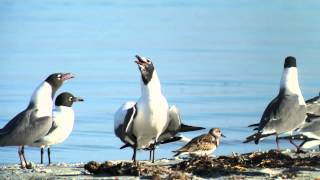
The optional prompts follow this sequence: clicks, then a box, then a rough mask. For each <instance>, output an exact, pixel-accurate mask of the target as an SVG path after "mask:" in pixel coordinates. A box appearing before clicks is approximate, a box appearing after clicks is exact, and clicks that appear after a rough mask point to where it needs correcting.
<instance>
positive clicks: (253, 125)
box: [248, 123, 260, 127]
mask: <svg viewBox="0 0 320 180" xmlns="http://www.w3.org/2000/svg"><path fill="white" fill-rule="evenodd" d="M259 125H260V124H259V123H257V124H251V125H249V126H248V127H256V126H259Z"/></svg>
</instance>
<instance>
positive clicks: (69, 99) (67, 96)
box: [55, 92, 83, 107]
mask: <svg viewBox="0 0 320 180" xmlns="http://www.w3.org/2000/svg"><path fill="white" fill-rule="evenodd" d="M78 101H83V99H82V98H79V97H74V96H73V95H72V94H71V93H68V92H63V93H61V94H59V96H58V97H57V98H56V102H55V105H56V106H67V107H71V106H72V104H73V103H74V102H78Z"/></svg>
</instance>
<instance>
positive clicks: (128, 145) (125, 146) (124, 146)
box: [120, 144, 131, 149]
mask: <svg viewBox="0 0 320 180" xmlns="http://www.w3.org/2000/svg"><path fill="white" fill-rule="evenodd" d="M127 147H131V145H130V144H125V145H123V146H121V147H120V149H124V148H127Z"/></svg>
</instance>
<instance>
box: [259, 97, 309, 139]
mask: <svg viewBox="0 0 320 180" xmlns="http://www.w3.org/2000/svg"><path fill="white" fill-rule="evenodd" d="M276 105H277V106H276V107H275V108H274V109H272V110H270V111H271V113H270V116H269V121H268V122H267V123H266V124H265V127H264V128H263V129H264V130H267V131H268V130H275V131H276V133H277V134H281V133H285V132H288V131H292V130H295V129H296V128H298V127H299V125H301V124H302V123H303V122H304V120H305V118H306V106H305V105H300V104H299V99H298V96H297V95H283V96H281V97H279V98H278V100H277V102H276ZM259 128H260V127H259Z"/></svg>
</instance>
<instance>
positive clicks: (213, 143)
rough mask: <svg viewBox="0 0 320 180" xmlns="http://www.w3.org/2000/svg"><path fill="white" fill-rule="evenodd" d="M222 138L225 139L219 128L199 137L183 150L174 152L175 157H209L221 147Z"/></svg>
mask: <svg viewBox="0 0 320 180" xmlns="http://www.w3.org/2000/svg"><path fill="white" fill-rule="evenodd" d="M221 136H222V137H225V136H224V135H223V134H222V133H221V130H220V129H219V128H212V129H210V131H209V133H207V134H203V135H200V136H197V137H195V138H193V139H192V140H191V141H190V142H188V143H187V144H186V145H185V146H183V147H182V148H180V149H178V150H176V151H173V152H175V153H176V154H175V155H174V156H180V155H185V154H189V155H197V156H208V155H210V154H211V153H212V152H213V151H215V150H216V149H217V147H218V146H219V144H220V137H221Z"/></svg>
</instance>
